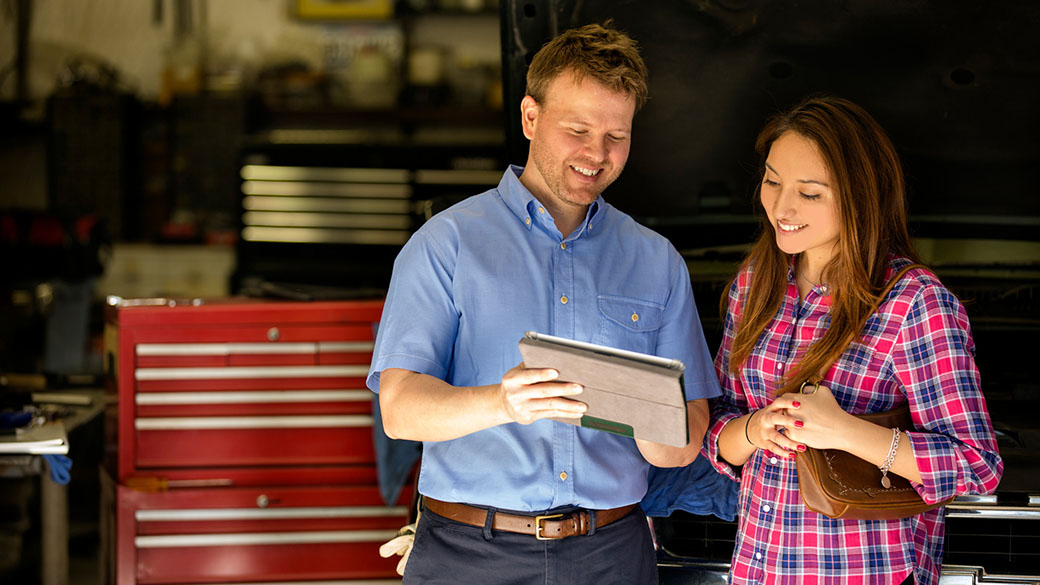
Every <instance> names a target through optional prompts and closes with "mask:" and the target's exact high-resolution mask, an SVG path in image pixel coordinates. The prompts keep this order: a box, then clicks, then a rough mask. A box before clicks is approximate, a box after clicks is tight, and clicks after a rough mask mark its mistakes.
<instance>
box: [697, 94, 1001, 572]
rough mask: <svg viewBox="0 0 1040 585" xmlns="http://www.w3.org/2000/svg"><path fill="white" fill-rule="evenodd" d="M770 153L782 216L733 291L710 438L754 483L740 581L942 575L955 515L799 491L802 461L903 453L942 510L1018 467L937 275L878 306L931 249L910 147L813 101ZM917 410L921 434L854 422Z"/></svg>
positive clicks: (745, 488) (732, 469) (905, 468)
mask: <svg viewBox="0 0 1040 585" xmlns="http://www.w3.org/2000/svg"><path fill="white" fill-rule="evenodd" d="M756 149H757V151H758V153H759V154H760V156H761V157H762V160H763V165H762V169H761V171H762V180H761V184H760V185H759V187H758V193H759V195H760V198H761V203H762V209H763V211H764V212H765V214H764V215H765V217H764V218H763V221H764V222H766V223H765V224H764V225H763V229H762V233H761V235H760V236H759V238H758V240H757V242H756V243H755V244H754V247H753V248H752V250H751V252H750V254H749V255H748V257H747V258H746V259H745V261H744V263H743V264H742V267H741V270H740V271H739V272H738V274H737V276H736V277H735V278H734V280H733V283H732V285H731V286H730V289H729V295H728V309H727V310H726V316H725V332H724V336H723V341H722V345H721V347H720V349H719V353H718V356H717V357H716V360H715V366H716V370H717V372H718V374H719V377H720V380H721V383H722V388H723V396H722V397H721V398H719V399H718V401H717V402H716V404H715V405H714V407H713V417H712V424H711V427H710V428H709V431H708V435H707V437H706V439H705V445H706V451H707V454H708V458H709V460H710V461H712V462H713V464H714V465H715V466H716V467H717V468H718V469H719V470H720V471H722V472H723V473H725V474H727V475H729V476H730V477H732V478H733V479H735V480H738V481H740V484H741V485H740V520H739V531H738V534H737V544H736V548H735V550H734V553H733V563H732V568H731V578H732V582H733V583H834V584H838V583H840V584H843V585H845V584H849V583H879V584H887V583H891V584H894V585H898V584H900V583H904V582H906V583H913V582H916V583H920V584H926V585H934V584H936V583H938V581H939V572H940V566H941V562H942V540H943V534H944V528H943V525H944V509H943V508H936V509H933V510H930V511H928V512H925V513H923V514H920V515H918V516H914V517H911V518H907V519H903V520H893V521H857V520H840V519H839V520H834V519H830V518H828V517H826V516H822V515H820V514H817V513H816V512H813V511H811V510H809V509H808V508H806V507H805V506H804V504H803V502H802V500H801V499H800V495H799V492H798V476H797V473H796V469H795V453H796V452H798V451H803V450H805V448H806V446H809V447H813V448H818V449H841V450H844V451H848V452H850V453H852V454H854V455H856V456H858V457H860V458H862V459H865V460H867V461H869V462H871V463H873V464H874V465H877V466H878V467H879V468H881V467H882V466H883V465H884V464H886V463H888V464H889V467H888V471H889V473H894V474H898V475H901V476H903V477H905V478H907V479H908V480H910V481H911V483H912V485H913V486H914V489H916V490H917V492H918V493H919V494H920V495H921V496H922V497H923V498H924V500H925V501H926V502H928V503H934V502H939V501H942V500H944V499H946V498H949V497H951V496H954V495H961V494H981V493H989V492H992V491H993V490H994V489H996V487H997V483H998V482H999V480H1000V475H1001V473H1002V470H1003V463H1002V461H1001V459H1000V457H999V455H998V454H997V444H996V440H995V438H994V434H993V428H992V424H991V423H990V419H989V414H988V413H987V410H986V402H985V399H984V398H983V396H982V393H981V390H980V385H979V374H978V370H977V369H976V367H975V362H974V357H973V356H974V351H975V347H974V343H973V341H972V339H971V332H970V327H969V325H968V318H967V315H966V314H965V312H964V308H963V307H962V306H961V304H960V303H959V302H958V301H957V299H956V298H955V297H954V296H953V294H951V293H950V292H949V291H948V290H947V289H946V288H945V287H943V285H942V284H941V283H940V282H939V280H938V279H937V278H936V277H935V276H934V275H933V274H932V273H931V272H929V271H928V270H925V269H922V268H914V269H911V270H910V271H909V272H908V273H906V274H905V275H904V276H902V277H901V278H900V279H899V281H898V282H897V283H895V285H894V287H893V288H892V290H891V292H890V293H888V294H887V295H886V296H885V299H884V300H883V301H882V302H881V304H880V305H879V306H878V308H877V310H876V311H874V312H873V313H871V309H872V307H873V306H874V305H875V303H876V302H877V301H878V296H879V293H880V292H881V291H882V289H884V288H885V285H886V284H887V283H888V281H889V280H890V279H892V277H893V275H895V273H896V272H897V271H898V270H899V269H900V268H901V267H903V266H906V265H908V264H910V263H913V262H915V261H916V254H915V253H914V251H913V247H912V244H911V242H910V237H909V234H908V229H907V220H906V204H905V185H904V181H903V174H902V169H901V166H900V163H899V160H898V158H897V156H896V153H895V149H894V148H893V146H892V143H891V142H890V141H889V139H888V137H887V136H886V135H885V133H884V131H883V130H882V129H881V127H880V126H879V125H878V124H877V122H875V121H874V119H873V118H871V117H870V115H869V114H867V113H866V112H865V111H864V110H863V109H862V108H860V107H859V106H857V105H855V104H853V103H851V102H849V101H846V100H843V99H838V98H833V97H816V98H810V99H808V100H806V101H804V102H803V103H801V104H799V105H798V106H796V107H795V108H793V109H792V110H790V111H788V112H786V113H783V114H781V115H779V116H777V117H776V118H774V119H772V120H771V121H770V122H769V123H768V124H767V125H766V127H765V128H764V129H763V130H762V132H761V133H760V134H759V136H758V140H757V141H756ZM868 316H869V320H868V319H867V317H868ZM865 321H866V325H865V326H863V323H864V322H865ZM861 326H862V330H861V329H860V328H861ZM850 339H852V340H853V341H852V343H849V340H850ZM821 378H822V380H820V379H821ZM818 380H819V385H818V386H817V390H816V392H815V393H814V394H802V393H799V388H800V387H801V386H802V384H803V383H804V382H806V381H812V382H816V381H818ZM907 402H909V406H910V409H911V412H912V417H913V422H914V427H915V429H912V430H908V431H905V432H895V431H893V430H892V429H889V428H885V427H881V426H878V425H874V424H872V423H869V422H866V421H863V420H861V419H858V418H856V417H854V416H853V414H863V413H869V412H881V411H885V410H890V409H892V408H895V407H898V406H900V405H902V404H905V403H907ZM897 439H898V440H897ZM887 459H891V461H886V460H887ZM741 466H742V469H736V468H738V467H741Z"/></svg>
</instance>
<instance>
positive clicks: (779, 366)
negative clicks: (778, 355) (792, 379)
mask: <svg viewBox="0 0 1040 585" xmlns="http://www.w3.org/2000/svg"><path fill="white" fill-rule="evenodd" d="M776 369H778V370H782V369H784V364H779V363H778V364H776Z"/></svg>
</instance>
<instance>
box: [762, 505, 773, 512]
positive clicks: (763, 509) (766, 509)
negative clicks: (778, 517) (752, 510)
mask: <svg viewBox="0 0 1040 585" xmlns="http://www.w3.org/2000/svg"><path fill="white" fill-rule="evenodd" d="M770 510H772V508H770V507H769V504H766V505H765V506H762V511H763V512H769V511H770Z"/></svg>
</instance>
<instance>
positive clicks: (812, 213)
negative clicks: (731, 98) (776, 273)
mask: <svg viewBox="0 0 1040 585" xmlns="http://www.w3.org/2000/svg"><path fill="white" fill-rule="evenodd" d="M833 184H834V183H833V181H832V180H831V178H830V174H829V173H828V172H827V166H826V165H825V164H824V162H823V158H822V157H821V156H820V154H819V152H818V151H817V149H816V145H815V144H814V143H813V142H811V141H810V140H808V139H807V138H804V137H803V136H801V135H800V134H796V133H794V132H786V133H784V134H782V135H780V138H778V139H776V140H775V141H774V142H773V144H772V146H771V147H770V149H769V156H768V157H766V168H765V177H764V178H763V180H762V207H764V208H765V210H766V216H768V217H769V223H770V225H772V226H773V231H774V232H775V233H776V245H777V246H778V247H779V248H780V249H781V250H783V251H784V252H786V253H788V254H801V253H803V252H804V253H805V255H804V256H803V258H804V259H806V260H807V261H808V262H809V264H810V265H812V266H814V268H815V270H819V269H820V268H821V267H822V266H823V265H824V264H826V263H827V262H828V261H829V260H830V259H831V257H833V255H834V253H835V245H836V244H837V242H838V235H839V232H840V229H839V226H840V221H839V217H838V201H837V194H836V193H835V192H834V189H833V188H832V187H831V185H833Z"/></svg>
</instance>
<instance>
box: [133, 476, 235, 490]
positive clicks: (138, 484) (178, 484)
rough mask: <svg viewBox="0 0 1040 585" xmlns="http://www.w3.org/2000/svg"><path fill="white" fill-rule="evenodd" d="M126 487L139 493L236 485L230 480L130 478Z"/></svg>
mask: <svg viewBox="0 0 1040 585" xmlns="http://www.w3.org/2000/svg"><path fill="white" fill-rule="evenodd" d="M123 485H124V486H126V487H128V488H130V489H132V490H135V491H139V492H164V491H166V490H168V489H170V488H187V487H219V486H229V485H234V482H233V481H231V480H230V479H167V478H165V477H148V476H145V477H128V478H127V479H126V481H125V482H124V483H123Z"/></svg>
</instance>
